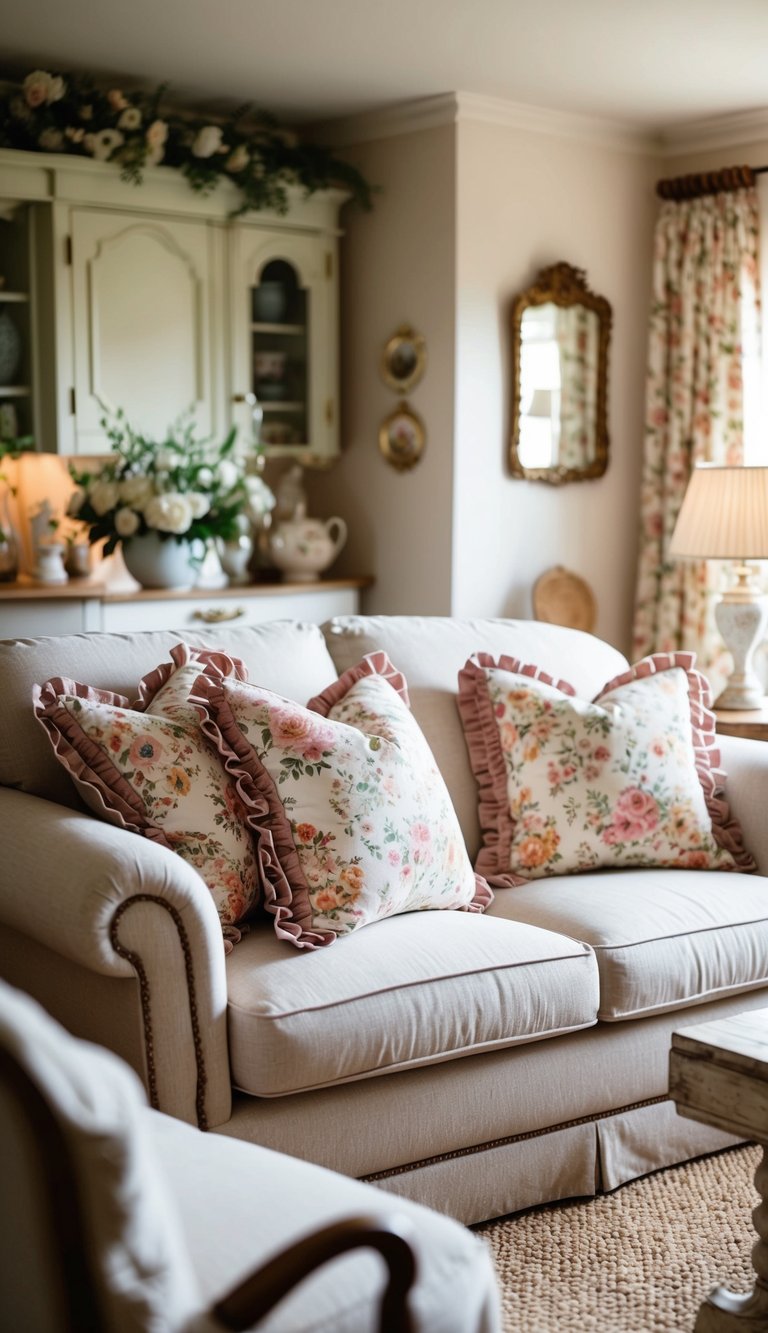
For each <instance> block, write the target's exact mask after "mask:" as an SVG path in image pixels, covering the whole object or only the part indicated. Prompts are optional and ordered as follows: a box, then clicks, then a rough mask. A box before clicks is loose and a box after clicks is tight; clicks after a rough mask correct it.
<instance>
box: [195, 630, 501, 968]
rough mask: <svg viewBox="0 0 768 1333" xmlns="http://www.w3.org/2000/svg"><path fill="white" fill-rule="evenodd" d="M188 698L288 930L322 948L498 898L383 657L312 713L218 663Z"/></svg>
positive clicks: (314, 705) (350, 674) (357, 670)
mask: <svg viewBox="0 0 768 1333" xmlns="http://www.w3.org/2000/svg"><path fill="white" fill-rule="evenodd" d="M191 702H192V703H194V704H196V705H197V706H198V708H199V710H200V714H201V717H202V719H203V721H202V728H203V731H204V733H205V734H206V735H207V736H208V737H209V739H210V740H212V741H213V742H214V743H215V745H216V746H217V747H218V749H219V752H220V754H221V757H222V759H223V761H224V766H225V768H226V771H227V773H228V774H229V775H230V777H231V778H232V779H233V780H234V782H235V784H236V787H237V791H238V794H239V796H240V798H241V800H242V802H243V805H244V806H245V808H246V811H247V820H248V823H249V825H250V827H251V829H252V831H253V834H254V836H255V839H256V845H257V848H258V856H259V865H260V872H261V877H262V889H263V893H264V902H265V906H266V908H267V910H268V911H269V912H270V913H271V914H272V916H273V918H274V925H275V931H276V933H277V935H278V936H279V937H281V938H282V939H285V940H289V941H290V942H291V943H292V944H294V945H296V946H297V947H299V948H307V949H316V948H319V947H321V946H323V945H327V944H331V943H332V942H333V941H334V940H335V939H336V937H337V936H338V935H345V934H348V933H349V932H350V931H353V930H358V929H359V928H360V927H361V926H365V925H369V924H370V923H371V922H374V921H378V920H381V919H382V918H383V917H387V916H392V915H394V914H395V913H400V912H413V911H419V910H423V909H427V908H429V909H433V908H459V909H461V910H465V911H482V910H483V909H484V908H485V907H486V906H487V905H488V903H489V902H490V901H491V898H492V895H491V892H490V890H489V888H488V886H487V884H486V883H485V882H484V881H483V880H482V879H480V878H479V877H478V876H476V874H475V872H474V871H473V869H472V866H471V864H470V861H469V858H468V856H467V853H466V849H465V847H464V842H463V839H462V836H461V830H460V828H459V823H458V820H457V818H456V815H455V813H454V810H453V806H452V804H451V800H450V797H449V795H448V791H447V788H446V786H445V783H444V781H443V779H442V777H441V776H440V773H439V772H438V769H437V766H436V764H435V761H434V758H433V756H432V752H431V750H430V749H429V746H428V745H427V742H426V740H425V739H424V736H423V735H422V732H421V730H420V728H419V726H418V724H417V723H416V721H415V720H414V718H413V716H412V714H411V712H410V709H409V706H408V695H407V688H406V684H405V681H404V679H403V677H402V675H401V674H400V673H399V672H398V671H396V670H395V668H394V667H393V666H392V664H391V663H390V662H389V659H388V658H387V657H386V654H384V653H373V654H371V655H369V656H368V657H366V658H365V659H364V661H363V662H361V663H360V664H359V665H358V666H356V667H353V668H352V669H351V670H349V671H346V672H345V673H344V675H343V676H342V677H341V678H340V679H339V680H338V681H336V682H334V684H333V685H331V686H330V687H329V689H327V690H325V691H324V693H323V694H321V695H318V696H317V697H316V698H314V699H311V700H310V702H309V705H308V707H307V708H302V707H300V706H299V705H298V704H295V703H292V702H291V701H289V700H288V699H283V698H282V697H281V696H279V695H277V694H273V693H271V691H269V690H266V689H261V688H259V687H258V686H256V685H253V684H247V683H246V682H244V681H241V680H238V679H237V678H235V677H234V676H232V675H229V676H225V675H222V674H218V675H217V673H216V672H206V673H205V674H203V675H201V676H199V677H198V679H197V682H196V684H195V687H194V690H193V693H192V695H191Z"/></svg>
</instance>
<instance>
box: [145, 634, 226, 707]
mask: <svg viewBox="0 0 768 1333" xmlns="http://www.w3.org/2000/svg"><path fill="white" fill-rule="evenodd" d="M171 659H172V660H171V661H170V662H161V663H160V666H157V667H155V669H154V671H149V672H147V675H146V676H142V678H141V680H140V681H139V693H138V695H137V697H136V699H135V700H134V702H133V703H132V704H131V705H130V706H131V708H132V709H133V710H134V712H136V713H146V712H148V711H149V709H150V707H151V704H152V700H153V699H154V697H155V695H156V694H159V693H160V691H161V689H162V688H163V686H164V685H167V684H168V681H169V680H170V679H171V676H173V675H175V674H176V672H177V671H180V670H181V668H182V667H185V666H188V664H189V663H190V662H199V663H200V668H201V670H203V669H204V668H205V667H208V666H210V667H213V668H214V669H215V670H216V671H217V673H220V674H221V675H222V676H235V677H236V679H237V680H247V679H248V671H247V670H246V666H245V663H244V662H242V661H241V659H240V658H239V657H232V656H230V654H228V653H222V652H219V650H218V649H216V648H203V647H199V648H197V647H193V646H192V644H191V643H186V642H182V643H175V644H174V645H173V647H172V648H171Z"/></svg>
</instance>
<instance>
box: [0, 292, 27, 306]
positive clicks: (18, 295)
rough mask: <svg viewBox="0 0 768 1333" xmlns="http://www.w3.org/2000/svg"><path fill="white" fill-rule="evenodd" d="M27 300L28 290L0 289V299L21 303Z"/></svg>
mask: <svg viewBox="0 0 768 1333" xmlns="http://www.w3.org/2000/svg"><path fill="white" fill-rule="evenodd" d="M28 300H29V292H3V291H0V301H13V302H16V303H17V304H19V305H20V304H21V303H22V302H24V301H28Z"/></svg>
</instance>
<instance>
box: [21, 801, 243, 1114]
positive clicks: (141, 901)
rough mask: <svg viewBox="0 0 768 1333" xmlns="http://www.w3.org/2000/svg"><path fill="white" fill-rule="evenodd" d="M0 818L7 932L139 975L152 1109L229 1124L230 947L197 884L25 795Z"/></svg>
mask: <svg viewBox="0 0 768 1333" xmlns="http://www.w3.org/2000/svg"><path fill="white" fill-rule="evenodd" d="M0 821H1V822H2V827H3V828H4V829H5V830H6V838H5V847H4V851H3V854H2V857H0V925H2V926H7V927H10V928H11V929H12V930H14V931H16V932H18V933H19V934H21V935H22V936H26V937H28V938H30V939H32V940H34V941H35V942H36V943H37V944H40V945H43V946H45V948H47V949H49V950H52V951H53V952H54V953H56V954H58V955H60V956H61V957H63V958H65V959H68V960H69V961H70V962H72V963H76V964H78V965H79V966H80V967H81V968H85V969H87V970H88V971H90V972H95V973H99V974H101V975H102V976H106V977H114V978H120V979H125V978H134V979H135V980H136V982H137V987H136V995H137V1004H138V1005H139V1007H140V1015H139V1021H140V1025H141V1031H142V1033H143V1042H144V1061H145V1068H144V1071H143V1072H144V1077H145V1082H146V1085H147V1092H148V1095H149V1098H150V1102H151V1103H152V1105H153V1106H155V1107H156V1108H157V1109H158V1110H161V1111H165V1112H166V1113H167V1114H169V1115H173V1116H176V1117H177V1118H179V1119H182V1120H187V1121H189V1122H191V1123H193V1124H198V1125H199V1126H200V1127H201V1128H203V1129H206V1128H209V1127H212V1126H213V1125H216V1124H220V1123H222V1122H223V1121H225V1120H227V1119H228V1118H229V1116H230V1114H231V1085H230V1073H229V1055H228V1048H227V1029H226V1009H227V986H226V973H225V967H224V948H223V942H222V937H221V927H220V925H219V919H218V915H217V912H216V909H215V907H214V904H213V900H212V898H211V896H210V894H209V893H208V890H207V889H206V887H205V884H204V882H203V880H202V879H201V877H200V876H199V875H198V874H197V872H196V871H195V870H194V869H193V868H192V867H191V866H190V865H188V864H187V863H186V862H185V861H183V860H182V858H181V857H179V856H177V855H176V854H175V853H174V852H171V851H168V850H167V849H166V848H164V847H160V846H158V845H157V844H156V843H153V842H151V841H150V840H148V839H146V838H140V837H137V836H136V834H134V833H129V832H126V831H125V830H124V829H119V828H114V827H112V825H110V824H105V823H102V822H101V821H99V820H97V819H94V818H93V817H92V816H90V815H88V814H82V813H80V812H79V811H75V810H70V809H67V808H66V807H64V806H61V805H57V804H54V803H53V802H50V801H44V800H42V799H41V798H40V797H37V796H30V795H28V794H27V793H25V792H19V791H15V790H10V789H9V788H0ZM11 832H12V836H9V834H11ZM29 989H30V990H32V991H33V992H34V985H33V984H32V983H31V982H30V987H29Z"/></svg>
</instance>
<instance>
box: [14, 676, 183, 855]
mask: <svg viewBox="0 0 768 1333" xmlns="http://www.w3.org/2000/svg"><path fill="white" fill-rule="evenodd" d="M62 696H69V697H70V698H72V697H74V698H75V699H84V700H86V701H87V702H88V703H94V704H107V705H109V706H110V707H112V708H124V709H125V710H126V712H129V711H131V710H130V705H129V703H128V700H127V699H125V698H124V697H123V695H122V694H112V693H110V692H109V691H108V690H96V689H93V688H92V686H90V685H81V684H79V683H78V681H75V680H65V679H64V678H63V677H61V676H52V677H51V679H50V680H47V681H46V682H45V684H44V685H42V686H41V685H35V686H34V687H33V699H34V706H35V714H36V716H37V718H38V721H40V722H41V723H42V725H43V726H44V727H45V729H46V731H47V732H48V735H49V738H50V741H51V744H52V746H53V751H54V754H55V755H56V758H57V759H58V761H59V763H60V764H61V765H62V766H63V767H64V768H65V769H66V770H67V772H68V773H69V775H70V777H71V778H72V780H73V782H74V783H75V786H76V787H77V788H78V789H82V788H85V789H87V790H86V791H84V792H83V791H81V794H82V795H84V797H85V799H86V800H87V803H88V804H89V805H92V804H93V800H92V794H93V793H95V794H96V796H97V797H98V802H99V805H100V806H101V807H102V808H103V810H104V818H105V819H106V820H108V822H109V823H111V824H116V825H117V827H118V828H124V829H128V830H129V831H130V832H131V833H140V834H142V836H143V837H145V838H150V839H151V840H152V841H153V842H159V843H160V845H161V846H162V847H167V848H169V850H171V851H172V850H173V848H172V847H171V844H170V843H169V841H168V839H167V838H166V836H165V834H164V833H163V831H162V829H160V828H158V827H157V826H156V825H155V824H152V823H151V822H150V821H149V820H148V818H147V813H146V807H145V805H144V802H143V801H142V799H141V797H140V796H139V795H138V793H137V792H135V791H134V789H133V787H132V786H131V784H130V783H129V782H128V781H127V780H126V779H125V778H124V777H123V775H122V773H120V772H119V770H118V769H117V768H116V767H115V765H114V764H113V763H112V760H111V759H110V758H109V756H108V755H107V754H105V752H104V750H102V748H101V746H100V745H98V744H97V742H96V741H94V740H92V739H91V737H90V736H89V735H88V734H87V733H86V732H85V731H84V730H83V728H82V727H81V725H80V723H79V722H78V720H77V718H76V717H73V715H72V714H71V713H70V712H69V710H68V709H67V708H66V707H65V706H64V704H63V703H62V702H61V699H62Z"/></svg>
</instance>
